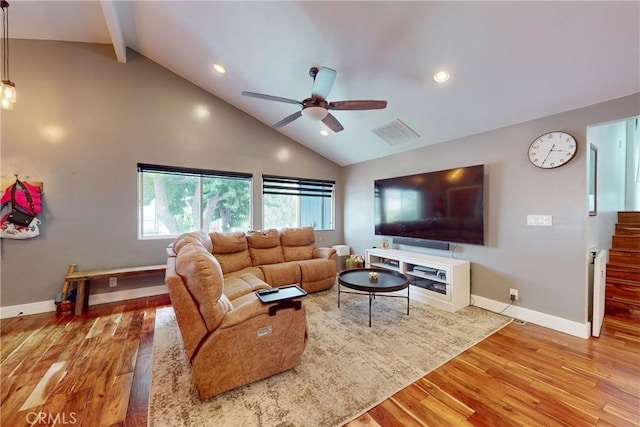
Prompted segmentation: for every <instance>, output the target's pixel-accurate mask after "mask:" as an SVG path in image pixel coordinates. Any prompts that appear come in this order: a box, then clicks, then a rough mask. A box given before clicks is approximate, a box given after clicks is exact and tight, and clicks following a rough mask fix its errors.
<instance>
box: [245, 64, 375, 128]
mask: <svg viewBox="0 0 640 427" xmlns="http://www.w3.org/2000/svg"><path fill="white" fill-rule="evenodd" d="M336 74H337V73H336V70H333V69H331V68H327V67H320V68H317V67H311V69H310V70H309V75H310V76H311V77H312V78H313V87H312V88H311V97H310V98H307V99H304V100H302V101H296V100H295V99H289V98H281V97H279V96H273V95H265V94H262V93H256V92H247V91H244V92H242V95H244V96H251V97H253V98H260V99H267V100H269V101H278V102H286V103H288V104H298V105H300V106H302V109H301V110H300V111H296V112H295V113H293V114H291V115H289V116H287V117H285V118H284V119H282V120H280V121H279V122H278V123H276V124H274V125H273V126H271V127H272V128H273V129H278V128H281V127H282V126H284V125H287V124H289V123H291V122H292V121H294V120H296V119H297V118H298V117H300V116H305V117H308V118H310V119H311V120H315V121H318V120H322V123H324V124H325V125H326V126H327V127H328V128H329V129H331V130H332V131H334V132H340V131H341V130H343V129H344V128H343V127H342V125H341V124H340V122H339V121H338V119H336V118H335V116H334V115H333V114H331V113H330V112H329V110H381V109H383V108H386V107H387V101H373V100H359V101H335V102H329V101H327V96H328V95H329V92H330V91H331V88H332V87H333V82H334V81H335V79H336Z"/></svg>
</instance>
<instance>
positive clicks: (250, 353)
mask: <svg viewBox="0 0 640 427" xmlns="http://www.w3.org/2000/svg"><path fill="white" fill-rule="evenodd" d="M167 252H168V255H169V258H168V260H167V271H166V277H165V281H166V283H167V287H168V289H169V295H170V297H171V302H172V305H173V308H174V311H175V313H176V319H177V321H178V326H179V327H180V332H181V335H182V338H183V341H184V346H185V349H186V351H187V355H188V357H189V360H190V362H191V367H192V375H193V381H194V383H195V385H196V387H197V388H198V391H199V393H200V397H202V398H207V397H211V396H214V395H216V394H219V393H222V392H224V391H227V390H231V389H233V388H236V387H239V386H241V385H244V384H248V383H250V382H253V381H256V380H259V379H262V378H266V377H268V376H271V375H274V374H276V373H278V372H282V371H285V370H287V369H291V368H293V367H295V366H297V365H298V364H299V363H300V361H301V360H302V354H303V352H304V349H305V346H306V340H307V321H306V312H305V309H304V304H303V305H302V308H301V309H299V310H296V309H295V308H284V309H280V310H278V311H277V312H276V313H275V315H269V305H268V304H263V303H262V302H261V301H260V300H259V299H258V297H257V296H256V294H255V292H254V291H256V290H258V289H267V288H270V287H277V286H283V285H290V284H297V285H299V286H300V287H302V288H303V289H305V290H306V291H307V292H316V291H321V290H325V289H329V288H331V287H332V286H333V285H334V283H335V278H336V274H337V268H336V265H337V264H336V253H335V250H334V249H331V248H316V247H315V237H314V233H313V229H312V228H311V227H306V228H292V229H283V230H280V231H277V230H266V231H252V232H247V233H210V234H207V233H204V232H191V233H185V234H183V235H181V236H179V237H178V238H177V239H176V240H175V241H174V242H173V243H172V244H171V245H170V246H169V248H167Z"/></svg>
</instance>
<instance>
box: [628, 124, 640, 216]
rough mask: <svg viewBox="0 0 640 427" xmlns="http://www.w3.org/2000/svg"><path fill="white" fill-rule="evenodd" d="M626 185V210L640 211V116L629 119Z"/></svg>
mask: <svg viewBox="0 0 640 427" xmlns="http://www.w3.org/2000/svg"><path fill="white" fill-rule="evenodd" d="M626 185H627V194H626V200H625V210H627V211H640V117H635V118H633V119H631V120H628V121H627V180H626Z"/></svg>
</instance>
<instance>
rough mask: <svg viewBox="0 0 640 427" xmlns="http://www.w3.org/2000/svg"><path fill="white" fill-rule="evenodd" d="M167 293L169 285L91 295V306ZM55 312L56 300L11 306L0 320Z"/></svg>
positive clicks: (1, 311)
mask: <svg viewBox="0 0 640 427" xmlns="http://www.w3.org/2000/svg"><path fill="white" fill-rule="evenodd" d="M167 293H169V291H168V290H167V285H157V286H149V287H145V288H135V289H127V290H124V291H116V292H105V293H102V294H95V295H89V305H96V304H106V303H109V302H118V301H125V300H128V299H134V298H144V297H151V296H154V295H162V294H167ZM55 310H56V305H55V301H54V300H49V301H39V302H32V303H29V304H18V305H10V306H7V307H0V319H7V318H10V317H18V316H27V315H29V314H38V313H47V312H50V311H55Z"/></svg>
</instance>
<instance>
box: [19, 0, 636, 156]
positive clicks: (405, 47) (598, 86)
mask: <svg viewBox="0 0 640 427" xmlns="http://www.w3.org/2000/svg"><path fill="white" fill-rule="evenodd" d="M9 13H10V36H11V38H23V39H42V40H64V41H79V42H92V43H108V44H112V45H113V47H114V60H116V58H117V60H119V61H121V62H126V48H130V49H133V50H135V51H137V52H139V53H141V54H142V55H144V56H146V57H147V58H149V59H151V60H153V61H155V62H157V63H158V64H160V65H162V66H164V67H166V68H167V69H169V70H171V71H172V72H174V73H176V74H177V75H179V76H181V77H183V78H185V79H186V80H189V81H191V82H193V83H194V84H196V85H198V86H199V87H201V88H203V89H204V90H206V91H209V92H210V93H212V94H214V95H215V96H217V97H219V98H221V99H223V100H225V101H226V102H228V103H230V104H232V105H234V106H236V107H237V108H239V109H241V110H243V111H245V112H246V113H247V114H249V115H251V116H253V117H255V118H256V119H258V120H260V121H262V122H264V123H265V124H266V125H268V126H271V125H273V124H274V123H276V122H278V121H280V120H281V119H283V118H284V117H286V116H288V115H290V114H293V113H295V112H296V111H297V110H300V108H301V107H300V105H296V104H291V103H284V102H276V101H270V100H264V99H258V98H250V97H246V96H242V95H241V92H242V91H252V92H259V93H264V94H269V95H274V96H279V97H284V98H289V99H294V100H303V99H305V98H308V97H309V96H310V95H311V89H312V84H313V79H312V78H311V77H310V76H309V69H310V68H311V67H313V66H325V67H329V68H332V69H335V70H337V76H336V79H335V83H334V85H333V88H332V89H331V91H330V93H329V95H328V96H327V100H328V101H342V100H351V99H356V100H359V99H363V100H369V99H373V100H386V101H388V105H387V108H386V109H383V110H370V111H332V114H333V115H334V116H335V117H336V118H337V119H338V120H339V121H340V123H341V124H342V125H343V126H344V130H343V131H341V132H338V133H334V132H332V131H330V130H329V132H328V135H327V136H323V135H321V134H320V131H321V130H323V129H327V128H326V126H324V125H323V124H322V122H316V121H311V120H309V119H308V118H306V117H301V118H299V119H297V120H295V121H293V122H292V123H290V124H288V125H286V126H284V127H282V128H280V129H279V131H280V132H282V133H283V134H284V135H286V136H288V137H290V138H291V139H293V140H295V141H297V142H299V143H301V144H303V145H305V146H307V147H309V148H310V149H312V150H314V151H316V152H318V153H320V154H322V155H323V156H325V157H327V158H329V159H331V160H333V161H335V162H336V163H338V164H340V165H346V164H351V163H356V162H360V161H365V160H369V159H373V158H378V157H382V156H386V155H389V154H393V153H397V152H401V151H405V150H411V149H415V148H418V147H422V146H426V145H430V144H437V143H442V142H446V141H449V140H452V139H456V138H460V137H464V136H468V135H472V134H476V133H480V132H484V131H488V130H491V129H496V128H500V127H504V126H508V125H511V124H515V123H520V122H523V121H528V120H532V119H535V118H539V117H544V116H548V115H551V114H555V113H559V112H563V111H567V110H571V109H575V108H580V107H584V106H587V105H592V104H595V103H598V102H602V101H606V100H610V99H615V98H619V97H622V96H625V95H629V94H632V93H636V92H640V2H637V1H632V2H610V1H604V2H479V1H473V2H436V1H429V2H398V1H389V2H382V1H380V2H366V1H358V2H337V1H336V2H324V1H318V2H315V1H301V2H243V1H234V2H219V1H112V0H102V1H16V0H14V1H10V8H9ZM214 64H220V65H222V66H224V68H225V69H226V73H225V74H220V73H218V72H216V71H215V70H214V69H213V65H214ZM440 69H446V70H448V71H449V72H450V73H451V78H450V80H449V81H447V82H446V83H443V84H438V83H436V82H435V81H434V79H433V75H434V73H435V72H436V71H438V70H440ZM12 77H13V78H14V80H16V81H17V80H18V77H19V76H12ZM398 119H399V120H400V121H401V122H402V123H404V124H406V125H407V126H408V127H409V128H411V129H412V130H413V131H414V132H415V133H417V134H418V135H419V136H418V137H417V138H414V139H412V140H408V141H404V142H397V141H393V142H394V143H393V144H390V143H388V142H386V141H385V140H384V139H383V138H381V137H380V136H378V135H377V134H376V133H374V132H373V130H374V129H379V128H383V129H384V130H385V131H386V134H387V135H390V136H392V137H394V136H402V135H403V134H400V133H397V131H398V128H397V127H393V126H389V127H387V125H391V124H397V123H399V122H397V120H398ZM550 130H551V129H550ZM558 130H562V129H558ZM395 142H397V143H395Z"/></svg>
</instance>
